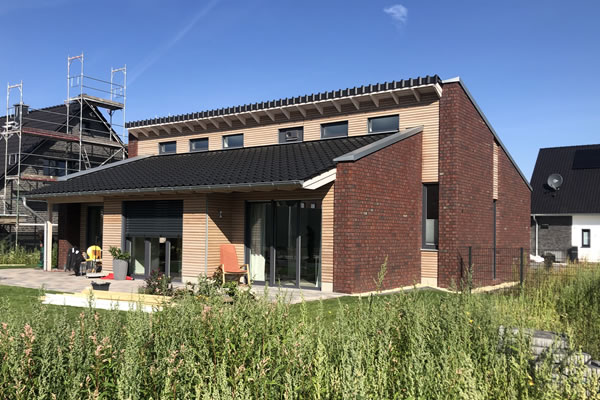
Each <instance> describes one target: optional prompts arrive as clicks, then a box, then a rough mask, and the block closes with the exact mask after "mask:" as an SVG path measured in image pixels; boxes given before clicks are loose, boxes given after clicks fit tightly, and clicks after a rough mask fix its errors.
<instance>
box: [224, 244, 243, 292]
mask: <svg viewBox="0 0 600 400" xmlns="http://www.w3.org/2000/svg"><path fill="white" fill-rule="evenodd" d="M219 268H220V269H221V272H222V273H223V284H225V276H226V275H234V276H237V277H238V279H239V277H241V276H244V275H246V278H247V279H248V285H250V267H249V266H248V264H239V263H238V257H237V253H236V251H235V246H234V245H232V244H222V245H221V265H220V266H219Z"/></svg>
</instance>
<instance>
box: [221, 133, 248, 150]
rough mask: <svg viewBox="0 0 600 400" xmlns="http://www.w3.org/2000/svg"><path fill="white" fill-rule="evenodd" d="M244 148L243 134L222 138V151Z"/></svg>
mask: <svg viewBox="0 0 600 400" xmlns="http://www.w3.org/2000/svg"><path fill="white" fill-rule="evenodd" d="M240 147H244V134H243V133H240V134H237V135H228V136H223V148H224V149H237V148H240Z"/></svg>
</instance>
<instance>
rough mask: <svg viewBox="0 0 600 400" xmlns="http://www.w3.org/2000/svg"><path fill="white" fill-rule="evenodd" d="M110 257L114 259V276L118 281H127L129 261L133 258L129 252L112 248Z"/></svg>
mask: <svg viewBox="0 0 600 400" xmlns="http://www.w3.org/2000/svg"><path fill="white" fill-rule="evenodd" d="M109 251H110V255H111V256H112V258H113V275H114V279H115V280H116V281H124V280H125V279H127V271H128V270H129V259H130V258H131V256H130V255H129V253H127V252H123V251H121V249H120V248H118V247H111V248H110V250H109Z"/></svg>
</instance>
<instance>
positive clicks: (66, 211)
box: [58, 203, 81, 269]
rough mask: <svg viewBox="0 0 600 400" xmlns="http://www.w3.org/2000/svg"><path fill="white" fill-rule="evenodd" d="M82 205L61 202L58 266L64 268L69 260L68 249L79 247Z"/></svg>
mask: <svg viewBox="0 0 600 400" xmlns="http://www.w3.org/2000/svg"><path fill="white" fill-rule="evenodd" d="M80 221H81V205H80V204H79V203H73V204H59V206H58V268H61V269H63V268H64V267H65V264H66V262H67V251H69V249H70V248H71V247H73V246H77V247H79V238H80V235H79V230H80V229H81V225H80Z"/></svg>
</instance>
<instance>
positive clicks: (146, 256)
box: [127, 236, 182, 279]
mask: <svg viewBox="0 0 600 400" xmlns="http://www.w3.org/2000/svg"><path fill="white" fill-rule="evenodd" d="M181 246H182V240H181V238H164V237H160V238H159V237H152V238H147V237H139V236H136V237H131V238H127V249H128V250H129V251H130V252H131V264H130V274H132V275H134V276H136V277H140V278H145V277H148V276H150V274H151V273H152V272H153V271H158V272H161V273H163V274H166V275H168V276H170V277H172V278H173V279H180V278H181V256H182V251H181V250H182V248H181Z"/></svg>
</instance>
